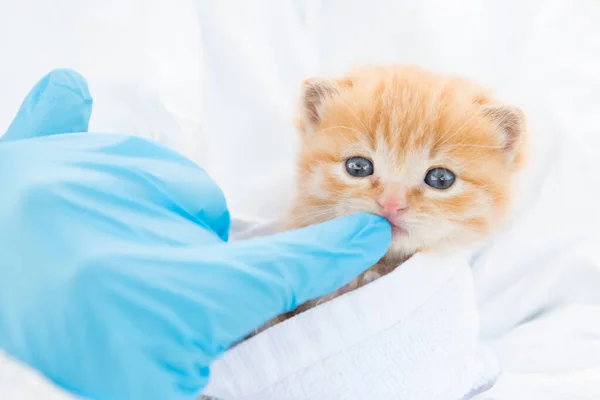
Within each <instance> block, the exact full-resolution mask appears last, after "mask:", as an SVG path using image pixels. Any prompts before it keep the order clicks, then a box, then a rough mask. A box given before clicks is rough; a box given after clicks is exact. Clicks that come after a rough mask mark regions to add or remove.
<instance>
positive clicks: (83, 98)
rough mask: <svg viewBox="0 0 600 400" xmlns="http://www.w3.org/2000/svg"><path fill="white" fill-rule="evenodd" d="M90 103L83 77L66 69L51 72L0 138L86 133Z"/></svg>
mask: <svg viewBox="0 0 600 400" xmlns="http://www.w3.org/2000/svg"><path fill="white" fill-rule="evenodd" d="M92 103H93V101H92V97H91V96H90V92H89V90H88V86H87V82H86V81H85V79H84V78H83V76H81V75H80V74H78V73H77V72H75V71H73V70H69V69H56V70H53V71H51V72H50V73H48V74H47V75H46V76H44V77H43V78H42V79H41V80H40V81H39V82H38V83H37V84H36V85H35V86H34V87H33V88H32V89H31V91H30V92H29V94H28V95H27V97H26V98H25V100H23V102H22V104H21V107H20V108H19V111H18V113H17V116H16V117H15V119H14V120H13V122H12V123H11V124H10V126H9V127H8V130H7V131H6V133H5V134H4V136H2V138H1V139H2V140H18V139H26V138H31V137H37V136H47V135H54V134H58V133H72V132H87V130H88V124H89V120H90V116H91V113H92Z"/></svg>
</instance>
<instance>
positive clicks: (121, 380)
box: [0, 70, 391, 400]
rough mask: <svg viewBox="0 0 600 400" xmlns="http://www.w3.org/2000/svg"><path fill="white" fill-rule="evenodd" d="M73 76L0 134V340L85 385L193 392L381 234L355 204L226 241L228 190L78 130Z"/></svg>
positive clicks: (172, 394) (78, 91)
mask: <svg viewBox="0 0 600 400" xmlns="http://www.w3.org/2000/svg"><path fill="white" fill-rule="evenodd" d="M91 107H92V101H91V97H90V95H89V93H88V90H87V86H86V83H85V81H84V79H83V78H82V77H80V76H79V75H77V74H76V73H74V72H72V71H64V70H59V71H54V72H52V73H51V74H49V75H48V76H46V77H45V78H44V79H42V81H40V83H38V85H37V86H36V87H35V88H34V89H33V91H32V92H31V93H30V95H29V96H28V97H27V98H26V100H25V101H24V103H23V105H22V107H21V109H20V111H19V114H18V116H17V118H16V119H15V121H14V123H13V124H12V125H11V127H10V128H9V130H8V132H7V133H6V134H5V136H4V137H3V139H2V140H1V141H0V187H1V188H2V191H1V196H0V347H2V348H4V349H5V350H6V351H7V352H8V353H9V354H11V355H13V356H15V357H16V358H18V359H20V360H22V361H24V362H26V363H28V364H29V365H31V366H33V367H34V368H36V369H38V370H40V371H41V372H42V373H44V374H45V375H46V376H47V377H49V378H50V379H51V380H53V381H54V382H56V383H57V384H59V385H61V386H63V387H64V388H66V389H68V390H70V391H72V392H73V393H75V394H79V395H83V396H86V397H88V398H91V399H110V400H119V399H127V400H136V399H143V400H153V399H160V400H167V399H168V400H177V399H194V398H195V397H196V395H197V394H198V392H199V391H200V390H201V389H202V388H203V387H204V386H205V385H206V383H207V380H208V377H209V366H210V364H211V362H212V361H213V360H215V359H216V358H217V357H219V356H220V355H221V354H222V353H223V352H224V351H225V350H226V349H227V348H228V347H229V346H231V344H232V343H235V342H236V341H238V340H240V339H241V338H243V337H244V336H245V335H246V334H248V333H249V332H251V331H252V330H253V329H255V328H257V327H259V326H260V325H262V324H263V323H264V322H266V321H267V320H269V319H270V318H272V317H274V316H276V315H278V314H281V313H283V312H286V311H289V310H292V309H293V308H295V307H296V305H299V304H301V303H303V302H305V301H307V300H309V299H313V298H316V297H319V296H321V295H324V294H326V293H328V292H331V291H333V290H335V289H337V288H339V287H341V286H342V285H344V284H345V283H347V282H348V281H350V280H351V279H352V277H354V276H356V275H357V274H359V273H360V272H362V271H363V270H365V269H366V268H368V267H369V266H370V265H371V264H374V263H375V262H376V261H377V260H378V259H379V258H380V257H381V256H382V255H383V254H384V252H385V250H386V249H387V247H388V245H389V242H390V240H391V231H390V227H389V225H388V224H387V222H385V221H384V220H383V219H382V218H379V217H376V216H372V215H367V214H360V215H355V216H350V217H345V218H341V219H338V220H334V221H330V222H327V223H324V224H321V225H317V226H311V227H308V228H304V229H301V230H297V231H293V232H286V233H283V234H278V235H274V236H270V237H264V238H259V239H253V240H248V241H244V242H234V243H227V236H228V231H229V223H230V220H229V213H228V210H227V206H226V203H225V199H224V197H223V194H222V193H221V191H220V190H219V188H218V187H217V186H216V185H215V183H214V182H213V181H212V180H211V179H210V178H209V177H208V176H207V174H206V173H205V172H204V171H203V170H202V169H200V168H198V167H197V166H196V165H195V164H193V163H192V162H190V161H189V160H187V159H186V158H184V157H182V156H181V155H179V154H177V153H175V152H173V151H170V150H168V149H166V148H164V147H161V146H160V145H157V144H155V143H152V142H149V141H146V140H142V139H140V138H135V137H128V136H120V135H108V134H86V133H69V134H62V133H65V132H75V131H86V130H87V126H88V119H89V116H90V113H91Z"/></svg>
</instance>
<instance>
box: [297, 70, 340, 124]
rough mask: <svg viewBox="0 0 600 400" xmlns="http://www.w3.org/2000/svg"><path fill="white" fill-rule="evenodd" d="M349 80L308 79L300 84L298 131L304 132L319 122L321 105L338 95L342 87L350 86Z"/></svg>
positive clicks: (321, 110) (321, 111) (321, 112)
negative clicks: (300, 97)
mask: <svg viewBox="0 0 600 400" xmlns="http://www.w3.org/2000/svg"><path fill="white" fill-rule="evenodd" d="M351 84H352V82H351V81H350V80H337V79H327V78H309V79H306V80H305V81H304V82H302V107H301V114H302V116H301V121H299V122H300V123H299V127H300V129H301V130H302V131H303V132H305V131H306V130H307V128H310V127H312V126H314V125H316V124H318V123H319V122H320V121H321V117H322V115H323V103H324V102H325V101H326V100H327V99H329V98H332V97H334V96H335V95H336V94H338V93H339V91H340V89H342V88H343V87H348V86H351Z"/></svg>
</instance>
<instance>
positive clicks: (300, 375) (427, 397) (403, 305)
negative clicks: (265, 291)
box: [204, 227, 499, 400]
mask: <svg viewBox="0 0 600 400" xmlns="http://www.w3.org/2000/svg"><path fill="white" fill-rule="evenodd" d="M256 232H257V230H256V228H255V230H254V232H252V233H251V234H250V235H248V234H244V232H240V234H241V235H243V236H244V237H251V236H253V235H254V234H256ZM258 232H260V234H266V233H268V232H269V229H268V227H267V229H264V228H262V227H260V228H258ZM234 239H235V237H234ZM498 374H499V367H498V363H497V361H496V359H495V357H494V355H493V354H492V353H491V352H490V351H489V350H488V349H487V348H486V347H485V346H483V345H482V343H481V341H480V337H479V318H478V311H477V306H476V303H475V297H474V291H473V282H472V276H471V270H470V268H469V264H468V259H467V257H466V254H454V255H453V256H444V257H441V256H434V255H424V254H420V255H417V256H415V257H413V258H411V259H410V260H408V261H407V262H406V263H404V264H403V265H402V266H401V267H400V268H397V269H396V270H395V271H394V272H392V273H391V274H389V275H387V276H385V277H384V278H382V279H379V280H377V281H375V282H373V283H371V284H369V285H366V286H364V287H362V288H360V289H358V290H355V291H353V292H350V293H347V294H345V295H343V296H342V297H338V298H336V299H334V300H332V301H330V302H327V303H324V304H321V305H319V306H318V307H317V308H313V309H311V310H308V311H306V312H304V313H302V314H299V315H297V316H295V317H293V318H291V319H289V320H286V321H284V322H283V323H281V324H278V325H276V326H274V327H272V328H270V329H268V330H266V331H264V332H262V333H260V334H259V335H257V336H254V337H252V338H250V339H249V340H247V341H245V342H242V343H241V344H239V345H238V346H236V347H234V348H233V349H231V350H230V351H229V352H227V353H226V354H225V355H224V356H223V357H222V358H221V359H219V360H218V361H217V362H215V363H214V364H213V367H212V378H211V382H210V384H209V386H208V387H207V388H206V390H205V391H204V394H205V395H209V396H213V397H217V398H222V399H227V400H281V399H285V400H306V399H310V400H329V399H335V398H339V399H347V400H362V399H402V400H461V399H467V398H471V397H472V396H474V395H476V394H478V393H481V392H483V391H485V390H487V389H489V388H490V387H491V386H492V385H493V384H494V383H495V381H496V378H497V376H498Z"/></svg>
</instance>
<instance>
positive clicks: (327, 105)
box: [259, 67, 525, 331]
mask: <svg viewBox="0 0 600 400" xmlns="http://www.w3.org/2000/svg"><path fill="white" fill-rule="evenodd" d="M297 125H298V130H299V132H300V134H301V147H300V151H299V157H298V163H297V182H296V189H297V190H296V197H295V200H294V202H293V206H292V208H291V211H290V213H289V218H287V220H286V221H285V223H284V229H294V228H300V227H303V226H306V225H311V224H315V223H318V222H322V221H325V220H328V219H332V218H336V217H340V216H343V215H348V214H353V213H357V212H369V213H374V214H379V215H382V216H384V217H385V218H387V219H388V220H389V222H390V224H391V225H392V228H393V239H392V244H391V245H390V247H389V250H388V252H387V254H386V255H385V256H384V258H383V259H382V260H381V261H380V262H379V263H378V264H376V265H375V266H373V267H372V268H370V269H369V270H368V271H367V272H365V273H364V274H362V275H361V276H359V277H358V278H356V279H354V280H353V281H352V282H351V283H349V284H348V285H347V286H346V287H344V288H342V289H340V290H339V291H337V292H335V293H332V294H330V295H328V296H325V297H323V298H320V299H317V300H314V301H310V302H308V303H305V304H302V305H301V306H300V307H298V308H297V309H296V310H294V311H292V312H291V313H288V314H285V315H283V316H280V317H278V318H276V319H274V320H272V321H270V322H269V323H268V324H267V325H266V326H264V327H263V328H261V329H260V330H264V329H265V328H267V327H269V326H272V325H274V324H276V323H278V322H281V321H283V320H284V319H286V318H289V317H291V316H293V315H295V314H297V313H300V312H302V311H304V310H306V309H308V308H311V307H314V306H315V305H316V304H318V303H320V302H323V301H327V300H330V299H332V298H334V297H336V296H339V295H340V294H342V293H344V292H347V291H349V290H353V289H356V288H358V287H360V286H362V285H364V284H366V283H368V282H370V281H372V280H374V279H377V278H379V277H381V276H383V275H385V274H387V273H389V272H391V271H392V270H393V269H395V268H396V267H397V266H398V265H399V264H401V263H402V262H403V261H405V260H406V259H407V258H408V257H410V256H412V255H413V254H415V253H416V252H422V251H438V250H447V249H452V248H455V247H456V246H461V245H467V244H471V243H473V242H476V241H478V240H480V239H483V238H485V237H486V236H487V235H488V234H490V233H491V232H493V231H494V229H495V228H496V227H498V225H499V224H500V223H501V222H502V220H503V218H504V216H505V214H506V212H507V208H508V206H509V200H510V198H511V187H512V184H513V180H514V179H513V178H514V177H515V175H516V172H517V171H518V170H519V168H520V166H521V164H522V158H523V147H524V139H525V137H524V136H525V115H524V113H523V112H522V111H521V110H520V109H519V108H517V107H514V106H512V105H508V104H503V103H501V102H499V101H498V100H497V99H495V98H494V97H493V96H492V94H491V93H490V92H488V91H487V90H486V89H485V88H483V87H481V86H479V85H477V84H475V83H472V82H470V81H468V80H466V79H463V78H460V77H455V76H447V75H441V74H435V73H432V72H429V71H426V70H424V69H421V68H418V67H369V68H362V69H358V70H354V71H351V72H350V73H348V74H347V75H346V76H344V77H341V78H339V79H325V78H313V79H308V80H306V81H305V82H304V84H303V91H302V101H301V109H300V118H299V121H298V124H297ZM260 330H259V331H260Z"/></svg>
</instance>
